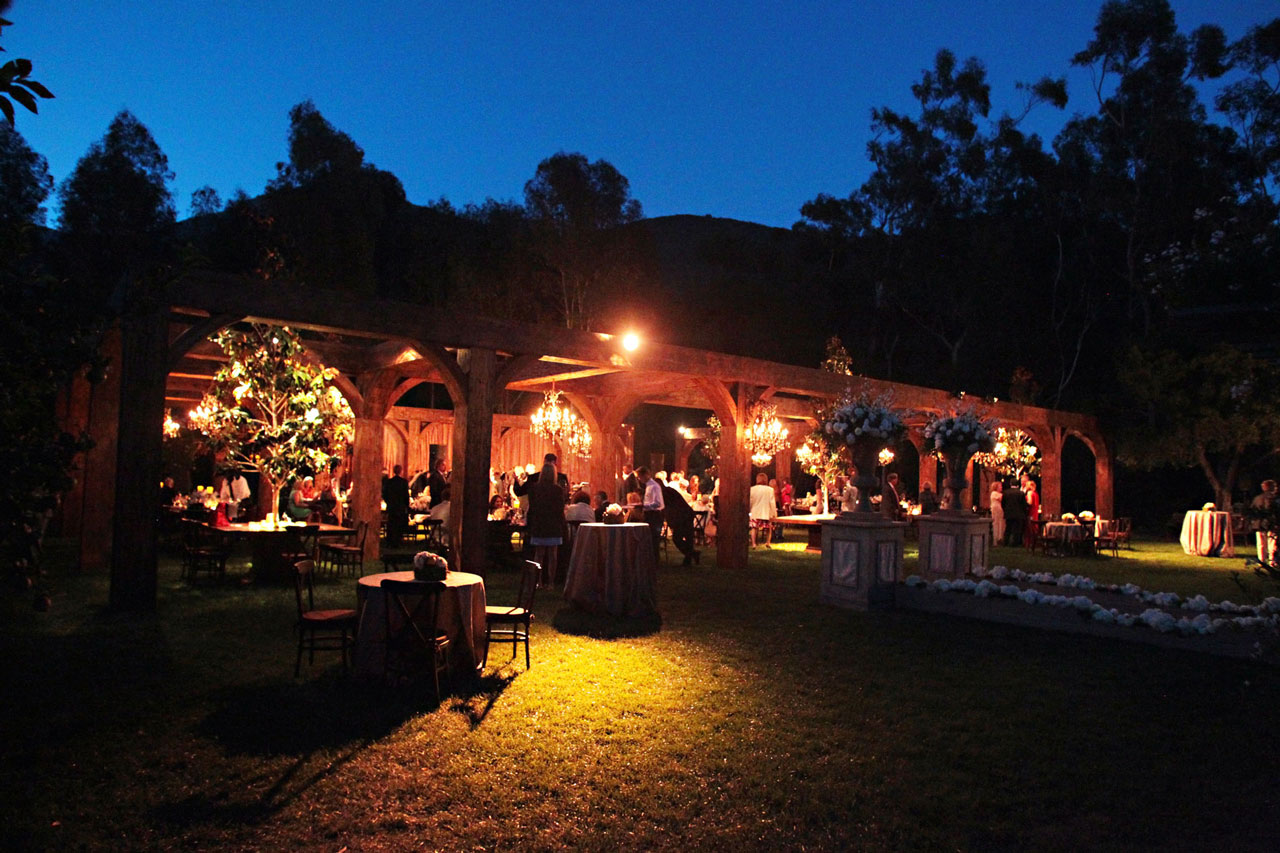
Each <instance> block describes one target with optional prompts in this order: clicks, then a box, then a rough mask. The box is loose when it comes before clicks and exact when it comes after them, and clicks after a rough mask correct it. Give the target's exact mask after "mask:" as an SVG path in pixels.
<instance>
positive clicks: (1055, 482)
mask: <svg viewBox="0 0 1280 853" xmlns="http://www.w3.org/2000/svg"><path fill="white" fill-rule="evenodd" d="M1049 433H1050V439H1049V441H1047V442H1046V443H1045V445H1046V446H1043V447H1041V448H1040V515H1041V516H1045V515H1059V514H1060V513H1061V512H1062V442H1063V441H1064V440H1065V439H1066V434H1065V433H1063V431H1062V430H1061V429H1060V428H1058V427H1051V428H1050V430H1049Z"/></svg>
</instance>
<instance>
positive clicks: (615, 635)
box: [551, 607, 662, 640]
mask: <svg viewBox="0 0 1280 853" xmlns="http://www.w3.org/2000/svg"><path fill="white" fill-rule="evenodd" d="M551 624H552V625H553V626H554V627H555V629H556V630H557V631H559V632H560V633H562V634H574V635H577V636H582V637H592V638H594V639H597V640H623V639H628V638H631V637H647V636H649V635H650V634H656V633H658V632H659V631H661V630H662V614H660V613H654V614H652V615H650V616H639V617H629V616H610V615H609V614H607V613H588V612H586V611H585V610H579V609H577V608H575V607H562V608H560V609H559V610H558V611H556V615H555V616H554V617H553V618H552V620H551Z"/></svg>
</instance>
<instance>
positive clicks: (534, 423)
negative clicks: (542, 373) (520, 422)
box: [529, 384, 591, 458]
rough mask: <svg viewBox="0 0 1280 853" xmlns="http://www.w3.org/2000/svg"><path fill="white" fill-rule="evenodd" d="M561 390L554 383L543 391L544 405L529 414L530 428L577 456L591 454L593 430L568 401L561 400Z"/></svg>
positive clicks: (541, 436)
mask: <svg viewBox="0 0 1280 853" xmlns="http://www.w3.org/2000/svg"><path fill="white" fill-rule="evenodd" d="M560 396H561V394H560V392H559V391H557V390H556V386H555V385H554V384H553V385H552V386H551V390H550V391H546V392H544V393H543V397H542V405H541V406H539V407H538V408H537V410H536V411H535V412H534V413H533V414H532V415H530V416H529V429H530V430H531V431H532V432H533V434H534V435H536V436H538V437H540V438H545V439H546V440H547V441H551V442H554V443H556V444H559V445H561V446H563V447H564V448H565V450H567V451H568V452H569V453H572V454H574V455H575V456H582V457H584V458H585V457H589V456H590V455H591V431H590V430H589V429H588V428H587V424H586V422H585V421H584V420H582V418H580V417H578V416H577V415H576V414H574V413H573V410H572V409H570V408H569V406H568V404H567V403H564V404H562V403H561V402H560Z"/></svg>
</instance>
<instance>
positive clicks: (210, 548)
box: [182, 519, 230, 582]
mask: <svg viewBox="0 0 1280 853" xmlns="http://www.w3.org/2000/svg"><path fill="white" fill-rule="evenodd" d="M229 551H230V549H229V548H228V545H227V541H226V537H224V536H222V535H221V534H219V533H218V532H217V531H216V530H213V529H211V528H209V527H208V526H206V525H205V524H204V523H203V522H200V521H193V520H190V519H188V520H185V521H183V523H182V576H183V577H184V578H186V579H187V580H189V581H192V582H194V581H195V580H196V578H197V576H198V575H199V573H200V572H206V573H207V574H209V575H212V576H215V577H218V578H222V577H224V576H225V575H226V573H227V556H228V554H229Z"/></svg>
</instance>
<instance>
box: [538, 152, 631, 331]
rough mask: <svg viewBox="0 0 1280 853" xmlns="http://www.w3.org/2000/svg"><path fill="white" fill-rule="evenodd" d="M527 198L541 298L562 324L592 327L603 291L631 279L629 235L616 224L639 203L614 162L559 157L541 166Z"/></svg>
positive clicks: (627, 220) (628, 217) (626, 219)
mask: <svg viewBox="0 0 1280 853" xmlns="http://www.w3.org/2000/svg"><path fill="white" fill-rule="evenodd" d="M524 198H525V209H526V211H527V212H528V214H529V217H530V219H531V220H532V222H533V239H534V248H535V252H536V254H537V256H538V257H539V258H540V260H541V262H542V265H543V267H544V268H545V270H546V273H547V274H546V276H545V286H544V290H543V292H544V293H545V294H546V296H547V297H548V299H549V301H551V302H552V303H553V304H555V306H556V307H557V309H558V313H559V315H560V320H561V321H562V322H563V323H564V324H565V325H566V326H568V327H569V328H589V327H590V326H591V325H592V320H593V319H594V312H595V309H596V305H597V304H598V301H599V299H600V297H601V295H602V294H601V293H600V291H601V289H603V288H622V287H625V286H627V285H628V284H629V283H632V282H633V281H635V280H636V277H637V274H638V259H637V258H636V257H635V253H636V247H635V245H634V243H633V242H632V241H631V238H632V237H633V235H631V234H629V233H627V232H623V231H620V230H619V226H622V225H626V224H627V223H630V222H635V221H636V220H638V219H640V218H641V216H642V211H641V207H640V202H639V201H637V200H636V199H634V198H632V197H631V184H630V183H629V182H628V181H627V179H626V178H625V177H623V175H622V173H620V172H619V171H618V170H617V169H616V168H614V166H613V164H611V163H609V162H608V161H606V160H597V161H595V162H594V163H590V162H588V160H587V158H586V157H585V156H583V155H582V154H577V153H574V154H567V153H565V152H563V151H561V152H560V153H558V154H554V155H552V156H551V157H548V158H547V159H545V160H543V161H542V162H541V163H539V164H538V170H537V172H536V174H535V175H534V176H533V179H532V180H530V181H529V182H528V183H526V184H525V186H524Z"/></svg>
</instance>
